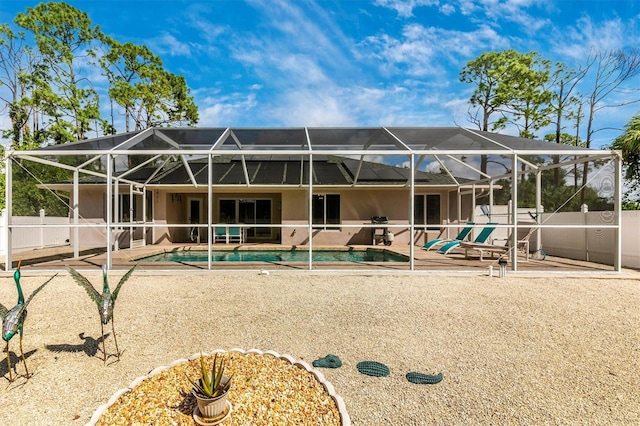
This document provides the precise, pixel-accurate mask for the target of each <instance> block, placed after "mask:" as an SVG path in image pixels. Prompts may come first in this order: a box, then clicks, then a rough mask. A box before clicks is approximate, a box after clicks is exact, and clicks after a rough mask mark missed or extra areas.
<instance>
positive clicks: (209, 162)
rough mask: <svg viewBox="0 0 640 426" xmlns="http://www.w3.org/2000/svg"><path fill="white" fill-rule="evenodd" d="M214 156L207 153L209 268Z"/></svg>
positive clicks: (211, 238) (209, 261) (209, 262)
mask: <svg viewBox="0 0 640 426" xmlns="http://www.w3.org/2000/svg"><path fill="white" fill-rule="evenodd" d="M212 164H213V156H212V155H211V154H209V155H207V269H208V270H211V242H212V241H213V232H211V225H212V224H213V170H212V169H211V166H212Z"/></svg>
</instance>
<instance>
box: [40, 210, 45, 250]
mask: <svg viewBox="0 0 640 426" xmlns="http://www.w3.org/2000/svg"><path fill="white" fill-rule="evenodd" d="M40 248H44V209H40Z"/></svg>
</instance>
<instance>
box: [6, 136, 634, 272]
mask: <svg viewBox="0 0 640 426" xmlns="http://www.w3.org/2000/svg"><path fill="white" fill-rule="evenodd" d="M5 173H6V226H5V231H4V232H5V235H4V237H5V238H4V247H3V249H4V254H5V262H4V265H5V270H7V271H9V270H11V269H12V265H13V264H14V262H12V255H13V254H14V253H17V251H16V249H14V245H15V244H16V235H17V230H19V229H31V228H33V229H38V230H40V231H41V232H47V229H48V227H53V226H56V227H60V225H59V224H58V225H48V224H36V225H29V224H23V223H21V222H20V221H17V220H15V217H16V216H20V215H23V214H24V213H21V212H24V211H27V210H28V207H29V206H28V203H29V197H27V196H25V195H24V194H23V192H24V191H25V188H27V187H33V188H36V190H37V191H41V192H45V193H47V194H49V195H50V196H51V197H55V198H56V199H57V200H58V201H57V202H58V203H59V204H61V205H62V206H63V208H62V209H63V210H65V214H66V213H67V212H68V221H67V223H65V224H63V225H62V226H63V227H64V228H66V229H68V233H69V238H68V242H67V245H68V246H69V250H70V256H73V258H77V257H79V256H80V255H81V252H82V251H83V250H86V249H89V248H91V249H101V250H102V251H103V253H104V255H105V263H106V264H107V266H108V268H112V265H113V255H114V253H116V252H119V251H122V250H131V249H135V248H138V247H158V248H159V249H160V248H162V247H175V246H176V245H181V244H184V245H189V244H190V245H198V246H199V247H200V248H201V249H202V250H206V251H207V252H208V253H209V254H211V253H212V252H213V251H214V250H215V249H216V247H217V246H218V245H224V246H227V247H228V246H230V245H232V246H234V247H240V246H243V245H260V244H271V245H283V246H287V247H295V248H296V249H298V250H308V251H309V254H311V253H312V252H313V251H314V250H316V249H320V248H321V247H336V246H341V247H345V246H376V245H380V246H381V247H382V248H385V246H384V245H383V244H386V245H387V247H388V248H389V249H392V248H396V249H402V251H403V252H404V253H405V254H406V255H407V256H408V262H407V266H406V268H407V270H410V271H414V270H418V269H422V270H424V269H425V268H426V269H428V268H429V266H428V262H423V263H422V264H421V265H420V266H418V265H417V264H416V254H418V252H420V251H421V249H422V247H423V245H424V244H425V243H426V242H427V241H430V240H432V239H434V238H447V237H448V238H453V237H454V236H455V235H456V234H457V233H458V231H459V230H460V229H461V227H462V226H464V225H465V224H466V223H467V222H472V223H473V231H472V234H471V235H470V238H473V237H475V236H476V235H478V234H479V233H480V232H481V231H482V229H483V227H486V225H487V223H491V224H493V225H492V226H494V227H495V228H496V231H495V232H494V234H493V236H496V237H497V236H499V237H501V239H502V240H507V241H506V242H504V243H503V245H504V247H522V244H523V242H525V241H526V249H525V250H526V251H527V256H526V259H527V260H528V259H529V254H533V255H535V253H540V252H542V250H543V247H544V246H545V233H552V234H555V233H557V232H560V230H562V231H569V230H572V231H573V232H583V231H585V230H588V229H590V228H593V229H595V228H597V229H598V230H601V229H604V230H606V231H607V232H609V233H610V235H612V237H611V240H612V241H610V243H611V244H612V250H613V258H612V259H613V260H612V262H611V264H612V266H613V270H615V271H619V270H620V259H621V257H620V256H621V253H620V247H621V244H620V239H621V236H620V233H621V230H620V209H621V191H622V185H621V159H620V156H619V153H617V152H615V151H598V150H590V149H585V148H581V147H574V146H569V145H562V144H555V143H550V142H544V141H539V140H532V139H524V138H518V137H513V136H507V135H501V134H495V133H488V132H480V131H476V130H470V129H465V128H457V127H454V128H404V127H379V128H149V129H145V130H141V131H137V132H131V133H126V134H119V135H113V136H105V137H100V138H95V139H89V140H84V141H79V142H75V143H69V144H63V145H51V146H47V147H44V148H41V149H37V150H31V151H11V150H7V152H6V156H5ZM585 193H587V194H591V199H595V198H597V199H598V200H599V201H598V202H601V203H603V204H607V205H608V210H610V211H611V212H613V217H608V219H607V221H606V222H605V223H598V224H589V223H586V222H585V221H582V220H575V221H571V220H570V221H565V220H563V221H560V222H558V221H554V220H550V219H551V218H552V217H553V216H554V215H555V214H556V213H557V212H561V211H562V212H565V211H576V212H579V210H580V208H579V207H578V208H576V207H575V206H576V203H578V200H580V199H581V197H583V198H584V194H585ZM592 208H593V207H592ZM609 216H611V215H609ZM380 220H383V222H380ZM381 223H382V224H381ZM556 231H557V232H556ZM379 232H382V233H381V234H380V233H379ZM14 234H15V235H14ZM547 241H548V238H547ZM489 243H490V241H489V242H487V244H489ZM503 251H504V252H505V253H503V256H502V257H503V258H505V259H507V260H508V262H509V264H510V268H511V269H513V270H518V263H519V262H521V261H523V259H522V257H520V258H519V253H518V251H519V250H516V249H514V250H503ZM466 254H468V253H465V255H466ZM520 254H522V253H520ZM308 259H309V260H308V263H307V266H306V268H308V269H315V267H316V266H315V265H314V262H313V259H312V256H308ZM214 262H215V258H214V257H212V256H208V260H207V262H206V269H214V266H215V265H213V263H214ZM203 267H204V266H203ZM434 267H435V268H437V266H434Z"/></svg>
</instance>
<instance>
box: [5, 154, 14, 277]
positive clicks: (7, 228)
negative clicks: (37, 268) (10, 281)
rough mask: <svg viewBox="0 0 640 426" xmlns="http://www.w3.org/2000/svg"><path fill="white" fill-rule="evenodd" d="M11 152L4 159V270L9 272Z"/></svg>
mask: <svg viewBox="0 0 640 426" xmlns="http://www.w3.org/2000/svg"><path fill="white" fill-rule="evenodd" d="M11 164H12V162H11V151H9V150H7V152H6V153H5V158H4V173H5V175H4V177H5V180H4V200H5V212H6V214H5V218H4V270H5V271H7V272H9V271H11V269H12V266H13V265H12V264H11V248H12V242H11V238H12V233H13V231H12V229H11V222H12V220H11V210H12V207H13V206H12V204H13V203H12V197H11V195H12V191H13V188H12V186H13V176H12V171H11Z"/></svg>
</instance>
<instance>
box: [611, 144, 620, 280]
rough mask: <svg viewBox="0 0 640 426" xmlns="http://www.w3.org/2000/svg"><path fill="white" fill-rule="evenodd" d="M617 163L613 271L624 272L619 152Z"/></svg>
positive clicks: (615, 157)
mask: <svg viewBox="0 0 640 426" xmlns="http://www.w3.org/2000/svg"><path fill="white" fill-rule="evenodd" d="M614 162H615V175H616V176H615V186H614V187H615V193H616V194H615V196H614V201H613V204H614V205H613V210H614V211H615V212H616V231H615V235H616V236H615V255H614V258H613V269H614V270H615V271H616V272H620V271H622V157H621V156H620V153H619V152H618V153H617V155H614Z"/></svg>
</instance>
